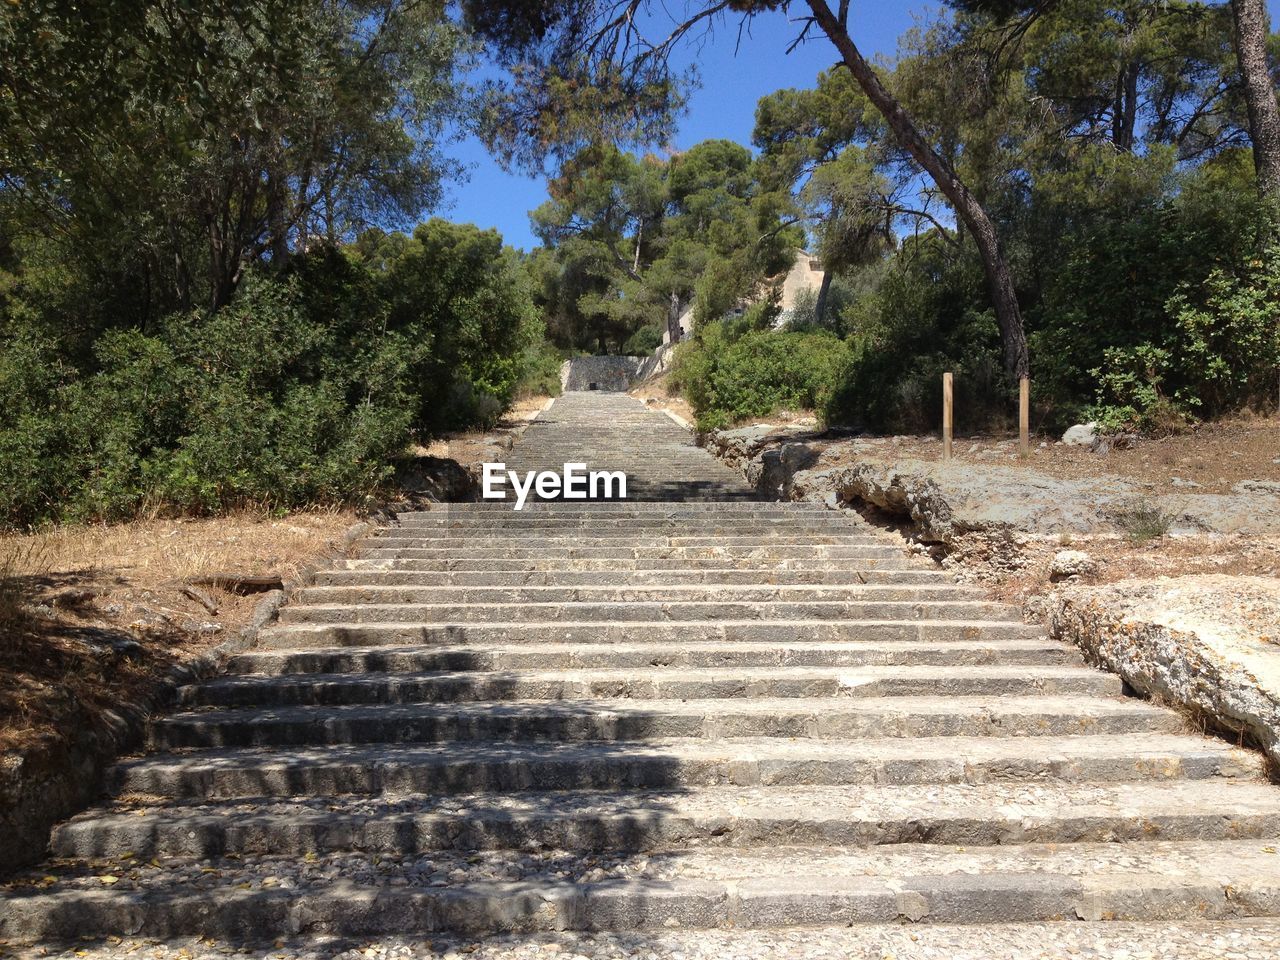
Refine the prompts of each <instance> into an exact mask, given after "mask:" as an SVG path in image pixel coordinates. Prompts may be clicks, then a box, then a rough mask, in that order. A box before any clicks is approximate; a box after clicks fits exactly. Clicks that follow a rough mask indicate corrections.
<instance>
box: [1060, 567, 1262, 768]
mask: <svg viewBox="0 0 1280 960" xmlns="http://www.w3.org/2000/svg"><path fill="white" fill-rule="evenodd" d="M1047 607H1048V610H1047V619H1048V624H1049V628H1050V632H1051V633H1052V634H1053V635H1054V636H1055V637H1057V638H1060V639H1063V640H1069V641H1071V642H1072V643H1075V644H1076V645H1077V646H1079V647H1080V648H1081V649H1082V650H1084V651H1085V654H1086V655H1087V656H1088V657H1090V658H1091V659H1093V660H1094V661H1095V662H1097V663H1099V664H1101V665H1102V666H1104V667H1106V668H1107V669H1109V670H1112V671H1114V672H1115V673H1117V674H1119V675H1120V676H1121V677H1123V678H1124V680H1125V682H1127V683H1128V684H1129V685H1130V686H1132V687H1133V688H1134V689H1135V690H1138V691H1141V692H1142V693H1144V694H1147V695H1148V696H1151V697H1154V698H1157V699H1159V700H1162V701H1164V702H1166V703H1170V704H1174V705H1177V706H1179V707H1182V708H1184V709H1186V710H1189V711H1191V712H1192V713H1194V714H1195V715H1196V716H1197V717H1200V718H1205V719H1207V720H1208V721H1210V723H1211V724H1212V725H1213V726H1216V727H1218V728H1220V729H1224V730H1230V731H1234V732H1239V733H1244V734H1247V735H1248V736H1249V737H1251V738H1252V739H1253V740H1255V741H1256V742H1257V743H1258V744H1259V745H1260V746H1261V747H1262V748H1263V749H1265V750H1266V751H1267V753H1268V754H1269V755H1270V756H1271V758H1272V760H1273V761H1277V762H1280V580H1276V579H1274V578H1270V577H1225V576H1190V577H1172V578H1171V577H1161V578H1158V579H1154V580H1126V581H1122V582H1120V583H1114V584H1108V585H1104V586H1088V587H1085V586H1079V587H1068V588H1065V589H1062V590H1060V591H1057V592H1055V593H1054V594H1053V595H1052V596H1051V597H1050V598H1049V599H1048V602H1047Z"/></svg>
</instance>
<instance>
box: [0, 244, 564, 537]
mask: <svg viewBox="0 0 1280 960" xmlns="http://www.w3.org/2000/svg"><path fill="white" fill-rule="evenodd" d="M10 280H11V282H10V284H9V286H8V287H7V290H8V293H9V296H8V297H7V298H6V301H5V302H4V303H3V306H4V310H3V312H0V405H3V407H4V409H6V411H9V412H11V415H10V416H8V417H6V419H5V421H4V422H3V423H0V522H2V523H5V524H10V525H26V524H31V523H35V522H39V521H42V520H48V519H116V518H123V517H128V516H130V515H132V514H134V513H136V512H138V511H139V510H142V509H145V508H156V509H162V510H169V511H180V512H187V513H208V512H213V511H217V510H221V509H225V508H227V507H231V506H234V505H237V504H241V503H245V502H253V503H259V504H269V505H273V506H277V507H289V506H296V505H300V504H307V503H319V502H324V503H334V502H356V501H359V500H361V499H362V498H364V497H365V496H367V495H369V494H370V493H372V492H374V491H376V490H377V489H378V488H379V486H380V485H381V484H383V483H384V482H385V481H386V480H387V479H388V478H389V476H390V473H391V468H390V466H389V463H390V461H391V459H392V458H393V457H395V456H396V455H397V454H398V453H399V452H400V451H401V450H403V449H404V447H405V445H406V443H407V442H408V440H409V437H410V435H411V431H417V432H418V433H419V434H420V435H421V436H423V437H424V438H429V437H431V436H433V435H436V434H437V433H438V432H440V431H442V430H446V429H453V428H465V427H472V426H486V425H489V424H491V423H492V422H494V421H496V419H497V418H498V417H499V416H500V415H501V413H502V412H503V411H504V410H505V409H506V407H507V405H508V404H509V402H510V401H511V399H512V397H513V396H514V394H515V392H516V390H517V385H518V384H519V383H520V382H521V380H522V378H525V377H526V376H528V377H532V378H535V379H536V378H537V377H542V378H543V383H541V384H539V386H540V387H542V386H545V385H547V384H546V381H551V382H554V384H555V386H556V388H557V389H558V386H559V379H558V367H559V360H558V358H556V357H554V355H552V356H551V357H548V356H547V355H546V353H545V351H540V349H539V345H540V344H541V343H542V338H541V328H540V325H539V323H538V321H537V318H536V314H535V312H534V310H533V307H532V301H531V299H530V296H529V292H528V289H527V287H526V286H525V285H524V283H523V273H522V272H521V270H520V268H519V264H518V263H517V262H516V259H515V255H514V253H512V252H511V251H510V250H506V249H504V248H503V247H502V242H501V238H500V237H498V236H497V234H495V233H493V231H481V230H479V229H477V228H475V227H471V226H456V225H453V224H447V223H444V222H443V221H431V222H430V223H427V224H424V225H423V226H422V227H420V228H419V230H418V231H417V232H416V233H415V235H414V236H413V237H404V236H403V235H386V234H377V235H374V234H371V235H368V236H366V237H362V238H361V242H360V243H359V244H357V245H355V246H353V247H350V248H345V249H339V248H336V247H323V246H322V247H319V248H317V249H315V250H313V251H312V252H311V253H310V254H308V255H307V256H306V257H301V258H297V259H296V260H295V261H294V262H293V264H292V266H291V267H290V270H289V271H288V275H287V276H285V277H280V276H272V275H269V274H267V273H266V272H263V271H258V272H254V273H251V274H250V275H249V276H248V278H247V279H246V281H245V282H244V284H243V285H242V286H241V289H240V291H239V292H238V294H237V295H236V297H235V299H233V300H232V302H231V303H230V304H228V305H227V306H225V307H223V308H221V309H220V310H216V311H202V310H193V311H188V312H185V313H179V314H173V315H170V316H168V317H166V318H164V319H163V320H161V321H159V322H158V323H156V324H154V325H152V328H151V329H149V330H147V331H145V332H144V331H142V330H140V329H136V328H134V329H116V330H108V331H106V332H104V333H101V334H100V335H98V336H97V337H96V338H95V339H94V341H93V347H92V352H91V355H90V356H89V357H88V358H81V359H77V349H71V350H68V349H67V348H68V345H70V344H74V342H75V340H76V338H75V337H64V338H62V339H59V338H57V337H56V336H55V335H54V334H53V333H52V332H51V329H52V328H51V327H50V325H49V324H48V323H47V322H46V321H45V320H43V319H42V315H41V313H40V310H39V309H38V308H37V306H33V305H32V303H31V302H30V300H29V299H28V297H29V294H30V291H27V290H26V289H25V288H24V280H25V275H24V274H23V272H22V271H21V270H19V271H18V272H17V273H15V274H11V275H10ZM37 289H39V287H38V288H37Z"/></svg>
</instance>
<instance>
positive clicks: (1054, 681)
mask: <svg viewBox="0 0 1280 960" xmlns="http://www.w3.org/2000/svg"><path fill="white" fill-rule="evenodd" d="M1122 687H1123V685H1122V683H1121V681H1120V678H1119V677H1117V676H1115V675H1114V674H1110V673H1104V672H1102V671H1101V670H1096V669H1094V668H1092V667H1084V666H1021V665H1019V666H992V665H986V664H984V665H979V666H945V667H927V666H920V665H916V664H912V665H910V666H891V667H876V666H868V667H859V668H850V667H792V668H791V669H789V670H787V671H785V672H781V673H780V672H779V671H778V669H777V668H776V667H755V668H750V667H735V668H728V667H720V668H714V669H706V670H703V671H700V672H698V673H693V674H691V673H689V672H687V671H685V670H679V669H677V670H672V669H671V668H669V667H667V668H662V669H653V668H652V667H650V668H649V669H629V670H618V669H608V668H600V667H595V666H594V665H592V666H591V667H588V668H586V669H583V668H578V669H572V670H545V671H541V672H534V671H528V672H512V671H500V672H492V671H489V672H486V671H477V670H465V671H456V672H448V673H441V672H432V673H425V672H424V673H367V674H362V675H353V674H303V675H297V676H290V677H261V676H244V677H237V676H228V677H219V678H217V679H213V680H208V681H205V682H203V683H196V684H190V685H188V686H184V687H181V688H180V689H179V690H178V703H180V704H182V705H183V706H222V707H228V706H235V707H248V706H260V707H277V706H286V705H317V706H318V705H325V704H330V705H342V704H393V703H401V704H409V703H448V702H472V701H476V700H566V701H567V700H574V701H576V700H579V699H582V700H592V699H600V698H629V699H633V700H714V699H725V698H732V699H742V698H780V697H782V698H796V699H802V700H810V699H811V700H813V701H814V702H813V703H812V704H811V705H810V706H811V709H813V710H825V709H829V708H830V707H831V704H828V703H826V702H825V701H826V700H828V699H830V698H832V697H924V696H936V697H990V696H1012V697H1018V696H1030V695H1032V694H1037V693H1042V694H1056V695H1071V696H1098V697H1118V696H1120V695H1121V693H1122V692H1123V691H1122ZM1170 716H1172V714H1170Z"/></svg>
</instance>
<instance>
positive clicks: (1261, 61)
mask: <svg viewBox="0 0 1280 960" xmlns="http://www.w3.org/2000/svg"><path fill="white" fill-rule="evenodd" d="M1231 13H1232V16H1233V17H1235V26H1236V30H1235V41H1236V58H1237V59H1238V60H1239V61H1240V78H1241V80H1242V81H1243V82H1244V99H1245V104H1246V105H1247V106H1248V108H1249V137H1250V139H1252V140H1253V166H1254V169H1255V170H1256V171H1257V173H1258V192H1259V193H1261V194H1262V195H1263V196H1264V197H1271V198H1276V197H1280V109H1278V108H1277V107H1276V91H1275V86H1274V85H1273V84H1272V83H1271V70H1270V68H1269V66H1268V64H1267V33H1268V29H1269V28H1268V24H1267V8H1266V6H1265V4H1264V0H1231Z"/></svg>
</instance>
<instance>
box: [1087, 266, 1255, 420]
mask: <svg viewBox="0 0 1280 960" xmlns="http://www.w3.org/2000/svg"><path fill="white" fill-rule="evenodd" d="M1165 310H1166V313H1167V314H1168V316H1169V318H1170V320H1169V322H1168V324H1167V325H1166V327H1165V329H1164V330H1162V331H1161V333H1160V334H1159V337H1158V339H1156V340H1155V341H1154V342H1146V343H1141V344H1138V345H1136V346H1132V347H1112V348H1110V349H1108V350H1107V351H1106V352H1105V353H1104V362H1103V365H1102V366H1100V367H1099V368H1097V369H1095V370H1093V371H1091V372H1092V374H1093V376H1094V377H1095V378H1096V380H1097V382H1098V383H1099V389H1098V403H1097V405H1096V407H1095V408H1094V410H1093V411H1092V412H1093V415H1094V416H1095V418H1096V419H1098V420H1099V421H1100V422H1101V423H1103V424H1104V425H1105V426H1107V427H1110V428H1112V429H1120V428H1126V427H1136V428H1138V429H1140V430H1143V431H1146V432H1156V433H1161V432H1168V431H1169V430H1170V429H1173V428H1176V427H1178V426H1180V425H1182V424H1184V423H1185V422H1186V421H1188V420H1189V419H1191V418H1192V417H1213V416H1218V415H1220V414H1223V413H1226V412H1229V411H1232V410H1236V409H1239V408H1241V407H1244V406H1248V405H1254V406H1258V407H1263V406H1270V405H1271V403H1272V402H1274V398H1275V396H1276V392H1277V387H1278V386H1280V383H1278V378H1280V323H1278V322H1277V320H1276V317H1277V316H1278V315H1280V247H1274V246H1273V247H1271V248H1269V249H1268V250H1267V251H1266V252H1265V253H1263V254H1262V255H1261V256H1259V257H1257V258H1252V259H1250V260H1249V261H1248V262H1247V263H1246V264H1244V266H1243V267H1242V268H1241V269H1240V270H1239V271H1237V272H1231V271H1228V270H1224V269H1221V268H1219V269H1215V270H1214V271H1213V272H1211V273H1210V274H1209V276H1208V278H1207V279H1206V280H1205V281H1204V283H1203V284H1196V285H1193V284H1189V283H1184V284H1182V285H1180V286H1179V288H1178V290H1177V292H1176V293H1175V294H1174V295H1173V296H1172V297H1170V298H1169V301H1168V302H1167V303H1166V304H1165Z"/></svg>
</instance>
